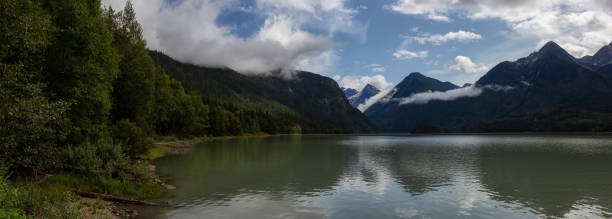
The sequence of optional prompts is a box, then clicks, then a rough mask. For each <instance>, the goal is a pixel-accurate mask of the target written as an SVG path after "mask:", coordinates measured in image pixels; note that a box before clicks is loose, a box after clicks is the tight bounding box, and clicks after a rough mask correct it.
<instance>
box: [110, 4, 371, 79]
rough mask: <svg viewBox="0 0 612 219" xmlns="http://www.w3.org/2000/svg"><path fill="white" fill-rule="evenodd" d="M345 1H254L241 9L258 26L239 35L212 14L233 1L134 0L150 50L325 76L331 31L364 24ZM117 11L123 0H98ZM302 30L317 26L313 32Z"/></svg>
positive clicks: (249, 69) (353, 30)
mask: <svg viewBox="0 0 612 219" xmlns="http://www.w3.org/2000/svg"><path fill="white" fill-rule="evenodd" d="M345 1H346V0H256V1H255V2H254V6H253V7H252V8H249V9H248V10H246V11H247V12H248V13H253V14H255V15H256V16H259V17H262V18H264V20H265V21H264V23H263V24H262V25H261V27H260V29H259V30H257V31H255V32H254V33H253V34H252V35H251V36H248V37H241V36H238V35H236V34H235V33H233V32H232V28H231V27H227V26H220V25H218V24H217V18H218V17H219V16H220V15H221V14H222V13H223V12H225V11H231V10H239V9H238V8H241V7H237V5H238V3H239V2H238V1H237V0H224V1H215V0H183V1H179V2H177V3H173V4H172V5H169V3H167V2H166V1H165V0H134V1H133V3H134V9H135V11H136V16H137V19H138V21H139V22H140V23H141V25H142V27H143V36H144V38H145V39H146V40H147V42H148V47H149V48H150V49H154V50H159V51H162V52H164V53H166V54H168V55H170V56H172V57H174V58H176V59H178V60H180V61H183V62H188V63H193V64H197V65H204V66H210V67H229V68H232V69H235V70H237V71H239V72H241V73H245V74H259V73H268V72H270V71H273V70H278V69H282V70H284V71H283V72H291V71H292V70H294V69H300V70H310V71H319V72H318V73H323V74H325V73H326V72H320V71H327V70H328V69H329V68H330V66H333V65H334V63H335V61H336V59H337V55H336V53H335V49H334V46H335V45H336V43H335V42H333V41H332V37H333V35H334V34H335V33H336V32H344V33H348V34H354V35H359V34H363V33H362V32H364V31H365V30H367V26H365V25H362V24H360V23H359V22H357V21H355V20H354V16H355V15H356V14H357V11H356V10H353V9H350V8H348V7H346V5H345ZM103 4H104V5H110V6H112V7H113V8H115V9H117V8H119V9H122V8H123V6H124V4H125V0H103ZM307 29H316V30H318V31H317V33H318V34H315V33H313V32H310V31H307Z"/></svg>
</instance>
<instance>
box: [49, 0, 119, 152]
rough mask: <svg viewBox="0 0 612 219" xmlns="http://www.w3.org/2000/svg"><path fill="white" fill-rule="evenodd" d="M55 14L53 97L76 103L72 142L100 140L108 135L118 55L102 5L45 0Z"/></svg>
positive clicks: (51, 48)
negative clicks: (102, 11)
mask: <svg viewBox="0 0 612 219" xmlns="http://www.w3.org/2000/svg"><path fill="white" fill-rule="evenodd" d="M45 7H46V9H47V10H48V11H49V12H50V13H51V15H52V19H51V20H52V22H53V25H54V26H55V27H56V28H55V29H56V30H55V31H54V32H53V40H52V44H51V45H50V46H49V47H48V48H47V56H46V66H45V67H46V69H47V71H46V72H45V75H44V76H45V77H44V78H45V81H46V83H47V85H48V90H49V92H50V96H51V97H52V99H54V100H57V99H63V100H69V101H74V104H73V105H72V106H71V107H70V111H69V112H70V113H69V118H70V126H71V129H72V130H71V133H70V138H69V141H70V142H71V143H73V144H80V143H83V142H85V141H88V140H90V141H94V142H95V141H97V140H100V139H102V138H104V136H105V135H106V134H107V129H106V124H107V122H108V119H109V116H110V110H111V92H112V82H113V80H114V79H115V78H116V77H117V72H118V58H119V57H118V55H117V52H116V51H115V49H113V47H112V45H111V42H112V35H111V33H110V31H109V30H108V28H107V27H106V24H105V23H104V21H103V19H102V14H101V10H100V1H96V0H92V1H51V0H48V1H45Z"/></svg>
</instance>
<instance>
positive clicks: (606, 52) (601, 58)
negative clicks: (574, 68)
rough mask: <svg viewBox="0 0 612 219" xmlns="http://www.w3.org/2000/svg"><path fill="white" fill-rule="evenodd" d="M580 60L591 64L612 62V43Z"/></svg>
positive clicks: (599, 64)
mask: <svg viewBox="0 0 612 219" xmlns="http://www.w3.org/2000/svg"><path fill="white" fill-rule="evenodd" d="M580 61H581V62H582V63H585V64H588V65H593V66H606V65H610V64H612V43H610V45H607V46H604V47H602V48H601V49H599V51H597V53H595V55H592V56H585V57H582V58H581V59H580Z"/></svg>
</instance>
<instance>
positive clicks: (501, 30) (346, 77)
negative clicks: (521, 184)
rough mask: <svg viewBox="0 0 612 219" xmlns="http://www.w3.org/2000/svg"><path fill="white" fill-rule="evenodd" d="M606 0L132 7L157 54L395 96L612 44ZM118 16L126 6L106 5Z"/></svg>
mask: <svg viewBox="0 0 612 219" xmlns="http://www.w3.org/2000/svg"><path fill="white" fill-rule="evenodd" d="M611 2H612V1H606V0H582V1H579V0H521V1H516V0H482V1H472V0H427V1H426V0H380V1H373V0H133V3H134V7H135V9H136V13H137V17H138V19H139V21H140V23H141V24H142V26H143V30H144V32H143V34H144V36H145V38H146V39H147V41H148V43H149V44H148V45H149V47H150V48H152V49H157V50H161V51H164V52H165V53H168V54H169V55H171V56H173V57H174V58H177V59H179V60H181V61H184V62H190V63H194V64H199V65H206V66H213V67H221V66H227V67H230V68H233V69H235V70H237V71H239V72H241V73H244V74H267V73H269V72H270V71H271V70H274V69H283V70H284V71H283V72H287V73H286V74H287V75H288V77H290V76H291V72H292V70H294V69H299V70H307V71H312V72H315V73H319V74H322V75H326V76H329V77H332V78H334V79H336V80H337V81H338V82H339V84H340V85H341V86H345V87H352V88H357V89H359V88H361V87H363V86H365V84H366V83H372V84H374V85H375V86H377V87H379V88H380V89H389V88H391V87H392V86H393V85H394V84H397V83H399V82H400V81H401V80H402V79H403V78H404V77H405V76H407V75H408V74H409V73H411V72H421V73H423V74H425V75H428V76H430V77H434V78H437V79H440V80H443V81H451V82H453V83H455V84H457V85H463V83H472V82H474V81H476V80H477V79H478V78H479V77H480V76H482V75H483V74H485V73H486V71H487V70H488V69H489V68H491V67H493V66H494V65H495V64H497V63H499V62H501V61H505V60H515V59H517V58H519V57H523V56H527V55H528V54H529V53H530V52H533V51H535V50H537V49H538V48H539V47H540V46H542V45H543V44H544V43H546V42H547V41H550V40H554V41H556V42H557V43H559V44H560V45H561V46H562V47H564V48H566V49H567V50H568V51H569V52H570V53H571V54H573V55H575V56H578V57H581V56H583V55H587V54H592V53H594V52H595V51H596V50H597V49H598V48H600V47H601V46H603V45H606V44H608V43H609V42H610V41H612V15H611V13H610V11H612V3H611ZM103 4H105V5H109V6H113V7H115V8H121V7H123V5H124V4H125V0H103Z"/></svg>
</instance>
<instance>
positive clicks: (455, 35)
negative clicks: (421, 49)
mask: <svg viewBox="0 0 612 219" xmlns="http://www.w3.org/2000/svg"><path fill="white" fill-rule="evenodd" d="M480 39H482V36H481V35H480V34H477V33H473V32H469V31H463V30H459V31H457V32H448V33H446V34H444V35H441V34H434V35H429V36H420V37H417V36H409V37H405V39H404V42H403V44H407V43H411V42H414V41H416V42H418V43H420V44H425V43H432V44H434V45H440V44H442V43H445V42H448V41H459V42H468V41H475V40H480Z"/></svg>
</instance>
